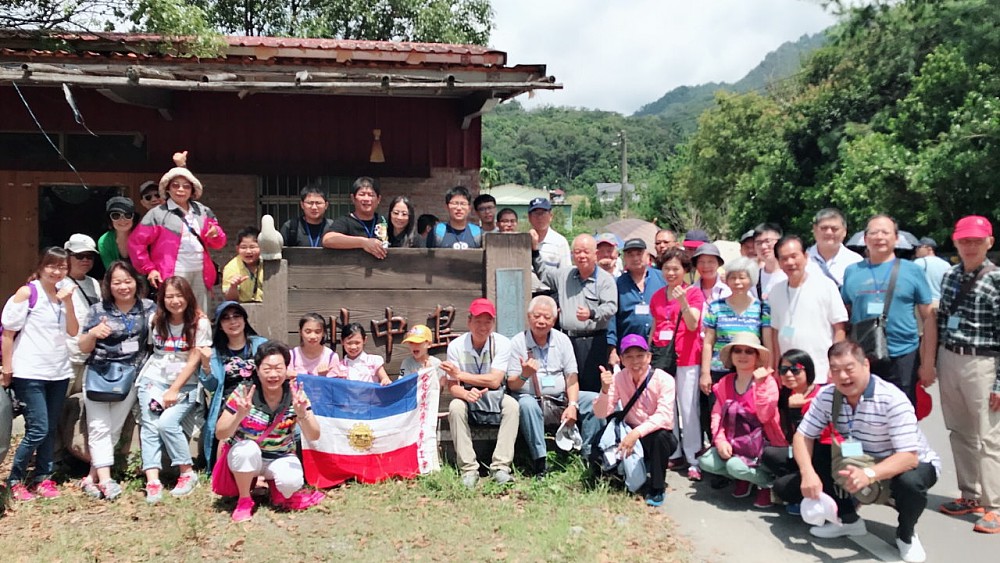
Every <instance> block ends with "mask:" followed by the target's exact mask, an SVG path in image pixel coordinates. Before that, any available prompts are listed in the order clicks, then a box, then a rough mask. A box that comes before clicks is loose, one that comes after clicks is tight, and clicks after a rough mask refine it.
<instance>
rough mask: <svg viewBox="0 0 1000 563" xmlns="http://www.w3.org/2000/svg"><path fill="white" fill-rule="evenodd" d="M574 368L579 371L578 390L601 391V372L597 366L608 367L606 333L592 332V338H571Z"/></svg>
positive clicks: (603, 331)
mask: <svg viewBox="0 0 1000 563" xmlns="http://www.w3.org/2000/svg"><path fill="white" fill-rule="evenodd" d="M569 340H570V342H572V343H573V354H574V355H575V356H576V367H577V370H579V376H580V390H581V391H593V392H595V393H600V391H601V371H600V370H599V369H597V368H598V366H607V365H608V337H607V331H605V330H598V331H594V334H593V335H592V336H571V337H570V338H569Z"/></svg>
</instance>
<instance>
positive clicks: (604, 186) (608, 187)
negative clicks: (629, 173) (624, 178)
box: [595, 182, 635, 195]
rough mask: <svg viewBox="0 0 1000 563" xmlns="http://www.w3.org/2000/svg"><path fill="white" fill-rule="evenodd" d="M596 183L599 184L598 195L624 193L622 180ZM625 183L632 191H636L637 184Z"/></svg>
mask: <svg viewBox="0 0 1000 563" xmlns="http://www.w3.org/2000/svg"><path fill="white" fill-rule="evenodd" d="M595 185H596V186H597V195H602V194H620V193H622V184H621V182H614V183H606V182H598V183H597V184H595ZM625 185H626V186H628V190H629V191H630V192H632V193H635V184H625Z"/></svg>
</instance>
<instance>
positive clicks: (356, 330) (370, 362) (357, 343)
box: [337, 323, 392, 385]
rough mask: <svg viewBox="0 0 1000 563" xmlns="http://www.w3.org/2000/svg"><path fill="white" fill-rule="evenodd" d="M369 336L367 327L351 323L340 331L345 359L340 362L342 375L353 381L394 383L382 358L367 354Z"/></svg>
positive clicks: (340, 375) (381, 383)
mask: <svg viewBox="0 0 1000 563" xmlns="http://www.w3.org/2000/svg"><path fill="white" fill-rule="evenodd" d="M366 340H368V334H367V333H366V332H365V327H363V326H361V325H360V324H358V323H351V324H349V325H347V326H345V327H344V328H343V329H342V330H341V331H340V344H341V345H342V346H343V347H344V359H343V360H341V361H340V374H339V375H338V376H337V377H344V378H347V379H350V380H352V381H370V382H372V383H378V384H380V385H388V384H390V383H392V380H391V379H389V374H388V373H386V371H385V360H384V359H383V358H382V356H377V355H375V354H368V353H366V352H365V341H366Z"/></svg>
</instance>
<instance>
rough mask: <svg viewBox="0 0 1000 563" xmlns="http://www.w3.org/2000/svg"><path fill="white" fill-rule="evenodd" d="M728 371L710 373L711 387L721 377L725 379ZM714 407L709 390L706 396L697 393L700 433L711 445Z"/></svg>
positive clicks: (713, 396)
mask: <svg viewBox="0 0 1000 563" xmlns="http://www.w3.org/2000/svg"><path fill="white" fill-rule="evenodd" d="M728 373H729V372H728V371H713V372H712V385H715V384H716V383H718V382H719V380H721V379H722V378H723V377H726V375H727V374H728ZM714 406H715V393H712V391H711V390H709V392H708V395H706V394H704V393H702V392H701V391H698V407H699V408H700V409H701V432H702V434H704V435H705V437H706V438H707V440H708V443H709V444H713V443H714V442H715V440H713V436H712V407H714Z"/></svg>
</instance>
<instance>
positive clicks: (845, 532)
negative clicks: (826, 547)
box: [809, 518, 868, 538]
mask: <svg viewBox="0 0 1000 563" xmlns="http://www.w3.org/2000/svg"><path fill="white" fill-rule="evenodd" d="M809 533H810V534H812V535H814V536H816V537H817V538H842V537H844V536H863V535H865V534H867V533H868V528H867V527H865V519H864V518H858V521H857V522H853V523H851V524H838V523H836V522H827V523H826V524H823V525H822V526H813V527H812V528H809Z"/></svg>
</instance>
